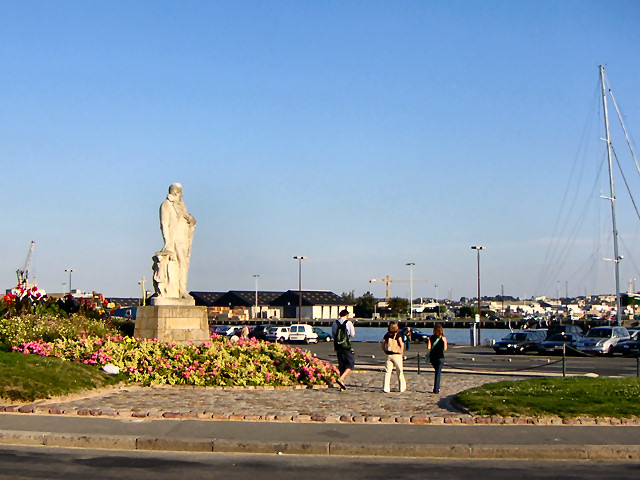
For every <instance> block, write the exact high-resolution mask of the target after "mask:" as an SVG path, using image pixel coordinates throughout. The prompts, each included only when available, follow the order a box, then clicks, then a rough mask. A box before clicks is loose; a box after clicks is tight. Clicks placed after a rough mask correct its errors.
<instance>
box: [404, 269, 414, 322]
mask: <svg viewBox="0 0 640 480" xmlns="http://www.w3.org/2000/svg"><path fill="white" fill-rule="evenodd" d="M405 265H406V266H407V267H409V297H410V298H409V320H411V321H413V267H415V265H416V264H415V263H413V262H409V263H406V264H405Z"/></svg>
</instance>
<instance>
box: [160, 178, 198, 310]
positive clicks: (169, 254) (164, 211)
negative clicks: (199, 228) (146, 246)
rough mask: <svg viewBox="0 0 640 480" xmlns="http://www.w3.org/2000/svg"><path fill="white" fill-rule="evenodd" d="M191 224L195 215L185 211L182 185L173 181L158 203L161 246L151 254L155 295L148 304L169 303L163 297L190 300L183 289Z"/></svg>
mask: <svg viewBox="0 0 640 480" xmlns="http://www.w3.org/2000/svg"><path fill="white" fill-rule="evenodd" d="M195 226H196V219H195V218H193V216H192V215H190V214H189V213H188V212H187V206H186V205H185V204H184V202H183V201H182V185H180V184H179V183H174V184H173V185H171V186H170V187H169V193H168V195H167V198H166V200H165V201H164V202H162V205H160V231H161V232H162V239H163V240H164V246H163V247H162V250H160V251H159V252H156V254H155V255H154V256H153V288H154V290H155V295H154V297H153V298H152V299H151V300H152V304H156V305H158V304H167V303H172V302H171V301H168V302H167V301H162V300H163V299H164V300H168V299H183V300H190V301H193V298H192V297H191V295H189V292H188V291H187V275H188V273H189V259H190V257H191V242H192V240H193V231H194V229H195ZM179 303H180V302H179Z"/></svg>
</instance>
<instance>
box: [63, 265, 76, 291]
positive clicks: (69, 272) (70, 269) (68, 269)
mask: <svg viewBox="0 0 640 480" xmlns="http://www.w3.org/2000/svg"><path fill="white" fill-rule="evenodd" d="M64 271H65V272H67V273H68V274H69V295H71V274H72V273H73V272H75V270H74V269H73V268H66V269H65V270H64Z"/></svg>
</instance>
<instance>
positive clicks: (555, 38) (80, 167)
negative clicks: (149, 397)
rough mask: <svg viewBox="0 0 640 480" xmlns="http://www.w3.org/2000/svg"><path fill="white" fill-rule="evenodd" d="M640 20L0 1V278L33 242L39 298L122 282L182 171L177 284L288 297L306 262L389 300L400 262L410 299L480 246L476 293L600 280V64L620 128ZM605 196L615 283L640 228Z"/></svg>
mask: <svg viewBox="0 0 640 480" xmlns="http://www.w3.org/2000/svg"><path fill="white" fill-rule="evenodd" d="M638 20H640V4H639V3H638V2H635V1H616V2H605V1H563V2H557V1H537V2H524V1H485V2H480V1H465V2H460V1H442V2H441V1H403V2H385V1H380V2H378V1H351V2H343V1H326V2H310V1H302V2H300V1H270V2H257V1H253V2H251V1H244V2H204V1H203V2H197V1H187V2H173V1H152V2H151V1H150V2H144V1H136V2H129V1H110V2H98V1H96V2H82V1H56V2H50V1H28V0H27V1H22V2H14V1H5V0H0V62H1V64H2V66H3V67H2V85H3V87H2V89H0V104H1V105H2V115H0V158H2V164H3V169H2V170H3V173H2V177H1V178H2V188H3V189H4V191H5V207H4V208H3V209H2V221H1V222H0V238H1V244H0V248H1V249H2V252H3V255H2V257H3V259H2V262H0V282H1V283H2V285H3V288H10V287H12V286H13V285H14V284H15V281H16V279H15V270H16V269H17V268H21V267H22V264H23V263H24V259H25V256H26V254H27V250H28V248H29V243H30V241H31V240H35V241H36V247H35V252H34V255H33V259H32V266H31V273H32V274H33V275H35V277H36V279H37V281H38V284H39V285H40V286H41V287H42V288H45V289H46V290H47V291H50V292H56V291H61V290H63V289H65V288H67V286H63V285H62V284H63V282H67V281H68V277H67V275H66V274H65V273H64V270H65V269H66V268H73V269H75V270H76V272H75V273H74V275H73V287H74V288H80V289H83V290H87V291H91V290H96V291H100V292H102V293H104V294H105V295H108V296H136V295H138V294H139V286H138V281H139V280H140V279H141V278H142V277H143V276H144V277H146V278H147V280H148V281H149V279H150V278H151V256H152V255H153V253H154V252H155V251H157V250H159V249H160V248H161V246H162V238H161V235H160V231H159V225H158V207H159V205H160V203H161V202H162V200H163V199H164V197H165V195H166V190H167V187H168V186H169V185H170V184H171V183H173V182H181V183H182V184H183V186H184V200H185V202H186V204H187V207H188V208H189V211H190V212H191V213H192V214H193V215H194V216H195V217H196V219H197V221H198V224H197V227H196V233H195V238H194V245H193V251H192V259H191V270H190V276H189V289H190V290H205V291H227V290H230V289H241V290H252V289H253V288H254V286H255V283H254V278H253V275H254V274H259V275H260V280H259V288H260V289H261V290H286V289H295V288H297V281H298V275H297V273H298V272H297V267H298V266H297V262H296V261H294V260H293V258H292V257H293V256H294V255H304V256H306V257H308V259H307V260H305V261H304V262H303V288H305V289H317V290H333V291H335V292H337V293H340V292H343V291H350V290H354V291H355V293H356V295H360V294H362V293H364V292H365V291H367V290H370V291H372V292H373V293H374V294H376V295H377V296H380V297H382V296H384V285H382V284H369V279H371V278H382V277H383V276H384V275H387V274H389V275H391V278H393V279H397V280H407V279H408V278H409V270H408V267H407V266H406V265H405V264H406V263H407V262H414V263H415V264H416V265H415V267H414V273H413V276H414V279H420V280H427V282H416V283H415V284H414V289H413V291H414V296H416V297H417V296H429V297H433V296H435V295H436V293H437V294H438V296H439V297H441V298H442V297H447V296H451V297H452V298H455V299H457V298H460V297H461V296H474V295H475V291H476V256H475V252H473V251H472V250H471V249H470V247H471V246H472V245H476V244H479V245H484V246H486V250H485V251H483V252H482V257H481V267H482V293H483V295H484V294H487V295H494V294H499V293H500V291H501V286H504V292H505V294H507V295H514V296H520V297H522V296H525V295H526V296H531V295H548V296H555V295H556V294H557V293H558V291H559V290H560V293H561V294H562V295H564V293H565V289H567V290H568V293H569V295H571V296H574V295H578V294H584V293H585V291H586V292H587V293H589V294H591V293H606V292H612V291H614V286H613V273H612V266H611V264H610V263H607V262H605V261H603V260H602V257H603V256H604V257H606V256H609V257H611V256H613V254H612V253H611V252H610V248H611V247H610V240H607V237H608V236H610V235H609V232H610V231H611V227H610V219H609V217H608V215H609V213H608V212H609V210H608V209H609V207H608V204H607V202H605V201H603V200H601V199H599V198H598V196H599V195H600V190H601V189H602V190H603V192H604V193H607V190H606V189H608V186H607V182H606V175H605V172H603V171H602V168H601V162H602V155H603V153H604V148H603V146H602V145H601V144H602V142H599V141H598V137H599V136H603V135H604V133H603V127H602V120H601V119H600V117H599V116H598V115H599V114H600V113H601V107H600V103H599V99H598V97H597V92H598V90H597V89H598V65H600V64H603V65H605V66H606V69H607V70H606V71H607V75H608V78H609V80H610V82H611V86H612V87H613V90H614V93H615V94H616V99H617V101H618V103H619V104H620V106H621V108H622V110H623V113H624V115H625V122H626V125H627V128H628V130H629V132H630V135H631V137H632V141H633V142H634V143H633V145H634V146H635V140H634V138H637V137H634V132H635V135H640V133H638V132H640V96H638V95H637V91H638V82H637V79H638V74H639V73H640V64H639V60H640V55H639V53H638V52H640V33H639V30H638V28H637V24H638ZM623 147H624V145H623V144H622V143H621V144H619V145H618V148H617V149H616V151H617V152H618V153H619V155H621V156H622V154H623V151H624V148H623ZM636 150H638V149H637V148H636ZM621 161H622V160H621ZM625 162H626V160H625ZM629 166H632V164H629ZM624 168H626V167H624ZM624 168H623V170H624ZM633 169H634V170H635V167H633ZM634 170H631V168H629V170H628V172H627V170H624V171H625V173H626V175H627V176H628V180H629V182H630V185H631V189H632V191H634V189H635V191H636V192H637V191H638V180H637V176H636V177H635V178H634V177H633V175H637V174H635V173H634ZM598 174H599V175H600V176H599V177H598ZM571 179H573V180H571ZM596 179H597V180H596ZM594 182H596V183H594ZM633 182H635V184H634V183H633ZM617 185H618V184H617ZM617 188H620V189H623V188H624V186H623V184H622V182H620V184H619V186H618V187H617ZM622 193H623V192H622V191H620V196H622ZM571 205H573V206H574V207H573V210H571V208H570V206H571ZM583 206H584V207H583ZM618 209H619V213H618V216H619V220H618V222H619V230H620V234H621V237H623V238H624V240H623V242H624V247H621V249H624V250H625V252H623V253H624V254H625V261H623V262H622V264H621V269H622V270H621V272H622V273H621V281H622V284H623V287H624V288H623V289H624V290H626V286H627V283H628V280H629V279H630V278H634V277H638V278H639V279H640V272H639V271H638V268H636V265H640V259H638V260H634V259H633V250H634V249H635V251H637V250H638V248H637V246H638V242H639V238H640V232H639V229H638V224H639V223H640V222H638V218H637V217H636V216H635V213H634V212H633V211H632V210H631V207H630V203H629V202H628V201H627V202H626V203H625V201H623V200H622V199H620V200H619V202H618ZM563 210H564V212H565V215H566V217H562V216H561V215H562V213H561V212H562V211H563ZM607 222H609V223H607ZM574 224H575V226H573V225H574ZM563 226H565V227H566V228H563ZM607 241H608V242H609V243H607ZM558 244H560V245H564V250H563V249H559V250H558V249H556V247H555V246H556V245H558ZM626 250H628V252H627V251H626ZM436 284H437V285H438V288H437V289H436V287H435V285H436ZM408 291H409V286H408V283H407V282H397V283H394V284H392V288H391V293H392V295H394V296H395V295H397V296H406V295H407V294H408Z"/></svg>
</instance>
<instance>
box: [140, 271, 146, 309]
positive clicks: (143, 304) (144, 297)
mask: <svg viewBox="0 0 640 480" xmlns="http://www.w3.org/2000/svg"><path fill="white" fill-rule="evenodd" d="M146 280H147V279H146V278H144V277H142V278H141V279H140V281H139V282H138V285H140V287H141V288H142V306H143V307H144V306H146V305H147V292H146V290H145V288H144V282H146Z"/></svg>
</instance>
